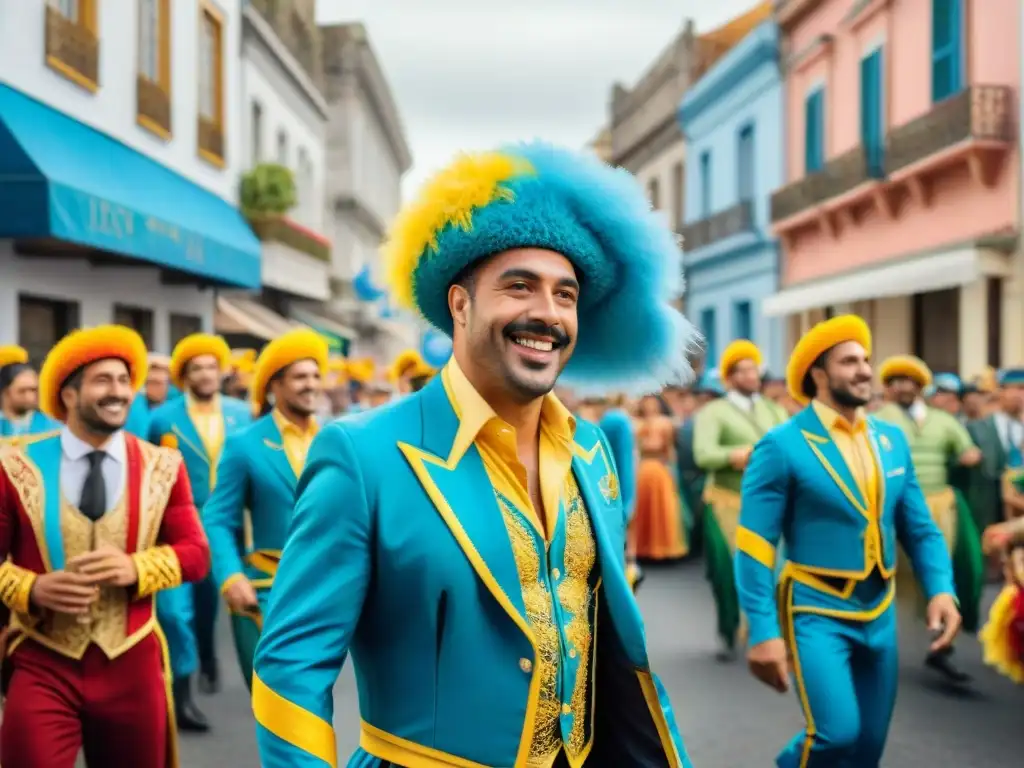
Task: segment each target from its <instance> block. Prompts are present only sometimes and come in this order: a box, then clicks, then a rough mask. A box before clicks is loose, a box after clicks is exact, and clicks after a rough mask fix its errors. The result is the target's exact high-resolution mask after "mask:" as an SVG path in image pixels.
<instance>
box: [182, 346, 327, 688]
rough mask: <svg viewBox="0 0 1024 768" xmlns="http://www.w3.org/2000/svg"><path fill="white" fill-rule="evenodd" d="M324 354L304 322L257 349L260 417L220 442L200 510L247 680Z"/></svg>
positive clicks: (311, 429)
mask: <svg viewBox="0 0 1024 768" xmlns="http://www.w3.org/2000/svg"><path fill="white" fill-rule="evenodd" d="M327 355H328V348H327V342H326V341H324V339H323V337H322V336H320V334H318V333H316V332H314V331H311V330H308V329H305V328H302V329H298V330H294V331H289V332H288V333H286V334H284V335H283V336H280V337H279V338H277V339H274V341H272V342H270V343H269V344H268V345H267V346H266V347H264V348H263V352H261V353H260V356H259V359H258V360H257V361H256V366H255V370H254V373H253V377H252V404H253V410H254V412H255V413H258V414H260V416H261V418H259V419H257V420H256V421H255V422H254V423H253V424H252V425H250V426H248V427H246V428H245V429H243V430H242V431H240V432H238V433H237V434H235V435H232V436H231V437H229V438H228V439H227V441H226V442H225V444H224V452H223V455H222V456H221V458H220V464H219V465H218V467H217V486H216V488H214V489H213V493H212V494H211V495H210V498H209V500H208V501H207V502H206V504H205V505H204V506H203V510H202V518H203V527H204V528H205V529H206V535H207V537H208V538H209V540H210V551H211V553H212V556H213V579H214V582H215V583H216V584H217V585H218V586H219V588H220V592H221V594H222V595H223V596H224V599H225V600H226V601H227V604H228V607H229V608H230V610H231V627H232V631H233V633H234V638H235V648H236V650H237V653H238V662H239V664H240V665H241V667H242V673H243V675H244V677H245V682H246V684H247V685H249V686H250V687H251V685H252V657H253V653H254V652H255V650H256V641H257V640H259V634H260V630H261V629H262V626H263V613H264V611H265V609H266V603H267V597H268V595H269V594H270V587H271V585H272V584H273V582H274V573H275V572H276V570H277V564H278V561H279V560H280V559H281V550H282V549H283V548H284V541H285V537H286V535H287V533H288V523H289V522H290V521H291V516H292V507H294V506H295V486H296V484H297V483H298V478H299V475H300V474H301V473H302V467H303V464H304V463H305V461H306V452H307V450H308V449H309V444H310V443H311V442H312V440H313V436H314V435H315V434H316V431H317V422H316V416H315V413H316V406H317V403H318V402H319V399H320V393H321V387H322V382H323V376H324V374H325V373H326V369H327ZM247 515H248V519H246V517H247Z"/></svg>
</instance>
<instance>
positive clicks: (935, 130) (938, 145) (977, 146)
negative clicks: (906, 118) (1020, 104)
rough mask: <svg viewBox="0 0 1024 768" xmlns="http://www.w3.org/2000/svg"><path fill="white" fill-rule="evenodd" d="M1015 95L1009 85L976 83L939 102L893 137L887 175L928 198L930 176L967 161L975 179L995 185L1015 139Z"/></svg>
mask: <svg viewBox="0 0 1024 768" xmlns="http://www.w3.org/2000/svg"><path fill="white" fill-rule="evenodd" d="M1014 126H1015V120H1014V103H1013V93H1012V91H1011V89H1010V88H1009V87H1008V86H1003V85H974V86H970V87H969V88H966V89H964V90H963V91H961V92H960V93H958V94H956V95H955V96H951V97H950V98H948V99H946V100H944V101H941V102H939V103H938V104H936V105H935V106H934V107H932V109H931V110H930V111H929V112H927V113H926V114H924V115H922V116H921V117H919V118H917V119H916V120H911V121H910V122H909V123H907V124H906V125H901V126H900V127H898V128H896V129H894V130H893V131H891V132H890V133H889V136H888V140H887V146H886V151H885V172H886V175H887V176H888V178H889V180H890V182H892V183H893V184H904V183H905V184H907V186H909V187H910V190H911V193H912V194H913V195H914V196H915V197H917V198H922V199H926V198H927V187H928V184H927V182H928V179H929V177H931V176H933V175H935V174H936V173H937V172H938V171H940V170H942V169H944V168H947V167H948V166H950V165H953V164H956V163H960V162H966V163H967V164H968V168H969V169H970V173H971V176H972V178H973V179H974V181H976V182H977V183H979V184H982V185H983V186H986V187H988V186H991V185H992V183H993V182H994V181H995V177H996V176H997V175H998V172H999V170H1000V165H1001V161H1002V159H1003V157H1004V156H1005V153H1006V152H1007V151H1008V150H1009V149H1010V147H1011V146H1012V145H1013V143H1014V141H1015V140H1016V136H1015V127H1014Z"/></svg>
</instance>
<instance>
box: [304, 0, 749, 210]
mask: <svg viewBox="0 0 1024 768" xmlns="http://www.w3.org/2000/svg"><path fill="white" fill-rule="evenodd" d="M317 3H318V5H317V15H318V17H319V21H320V23H330V22H347V21H357V20H358V21H362V22H363V23H364V24H365V25H366V28H367V31H368V33H369V36H370V42H371V44H372V45H373V48H374V50H375V51H376V53H377V56H378V58H379V59H380V61H381V64H382V66H383V68H384V73H385V75H386V76H387V78H388V81H389V82H390V84H391V88H392V89H393V91H394V96H395V101H396V102H397V104H398V109H399V112H400V113H401V115H402V120H403V123H404V124H405V130H406V135H407V136H408V139H409V144H410V146H411V148H412V154H413V162H414V166H413V169H412V171H410V173H409V174H408V176H407V177H406V180H405V184H404V187H405V191H406V193H407V194H408V193H410V192H412V191H413V190H414V189H415V188H416V187H417V186H418V184H419V182H420V181H422V179H423V177H424V176H425V175H427V174H429V173H430V172H431V171H433V170H436V169H437V168H438V167H440V166H443V165H444V164H445V163H447V161H448V160H449V159H450V158H451V156H452V155H453V154H454V153H455V152H457V151H459V150H462V149H486V148H489V147H492V146H495V145H497V144H501V143H503V142H506V141H518V140H523V139H533V138H543V139H546V140H550V141H554V142H558V143H561V144H566V145H572V146H582V145H584V144H585V143H586V142H587V141H588V140H589V139H590V138H591V137H592V136H593V135H594V134H595V133H596V132H597V130H598V129H599V128H600V126H601V125H602V123H603V122H604V120H605V118H606V114H607V104H608V95H609V91H610V88H611V85H612V83H613V82H615V81H616V80H621V81H623V82H625V83H626V84H627V85H632V83H633V82H634V81H635V80H636V79H637V78H638V77H639V76H640V75H641V74H642V73H643V71H644V70H645V69H646V67H647V66H648V64H650V63H651V62H652V61H653V60H654V58H655V57H656V56H657V55H658V53H659V52H660V51H661V50H662V49H663V48H664V47H665V46H666V45H667V44H668V43H669V41H671V40H672V38H673V37H674V36H675V35H676V33H677V32H678V31H679V30H680V29H682V27H683V24H684V21H685V19H686V18H687V17H690V18H693V19H694V21H695V22H696V25H697V30H698V32H704V31H707V30H710V29H713V28H715V27H716V26H718V25H720V24H722V23H724V22H726V21H728V20H729V19H731V18H732V17H734V16H736V15H738V14H740V13H742V12H743V11H745V10H747V9H748V8H750V7H751V6H753V5H755V4H756V3H755V2H754V0H714V2H712V1H711V0H516V1H515V2H508V0H503V1H502V2H498V0H475V1H474V0H317Z"/></svg>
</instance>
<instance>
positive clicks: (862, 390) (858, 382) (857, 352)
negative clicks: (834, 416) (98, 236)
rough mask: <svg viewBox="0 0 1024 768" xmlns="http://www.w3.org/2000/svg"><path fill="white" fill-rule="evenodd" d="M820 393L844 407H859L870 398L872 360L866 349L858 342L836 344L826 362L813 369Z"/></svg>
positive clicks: (812, 372) (865, 403)
mask: <svg viewBox="0 0 1024 768" xmlns="http://www.w3.org/2000/svg"><path fill="white" fill-rule="evenodd" d="M811 376H812V378H813V380H814V383H815V385H816V386H817V390H818V396H819V397H821V396H822V395H823V394H824V393H826V392H827V393H828V394H829V395H830V396H831V399H832V401H833V402H835V403H836V404H837V405H839V406H840V407H843V408H858V407H860V406H862V405H867V403H868V402H869V401H870V400H871V361H870V359H869V357H868V353H867V350H866V349H864V347H862V346H861V345H860V344H858V343H857V342H856V341H844V342H842V343H841V344H836V345H835V346H834V347H832V349H831V350H829V352H828V354H827V355H826V356H825V360H824V365H823V366H822V367H820V368H812V369H811Z"/></svg>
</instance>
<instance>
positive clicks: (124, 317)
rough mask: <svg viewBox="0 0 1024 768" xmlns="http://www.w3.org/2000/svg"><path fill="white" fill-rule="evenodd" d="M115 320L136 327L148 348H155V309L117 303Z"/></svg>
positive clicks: (119, 323) (118, 323)
mask: <svg viewBox="0 0 1024 768" xmlns="http://www.w3.org/2000/svg"><path fill="white" fill-rule="evenodd" d="M114 322H115V323H116V324H117V325H124V326H127V327H128V328H132V329H134V330H135V332H136V333H138V334H139V336H141V337H142V340H143V341H144V342H146V348H147V349H153V310H151V309H142V308H141V307H129V306H126V305H124V304H115V305H114Z"/></svg>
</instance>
